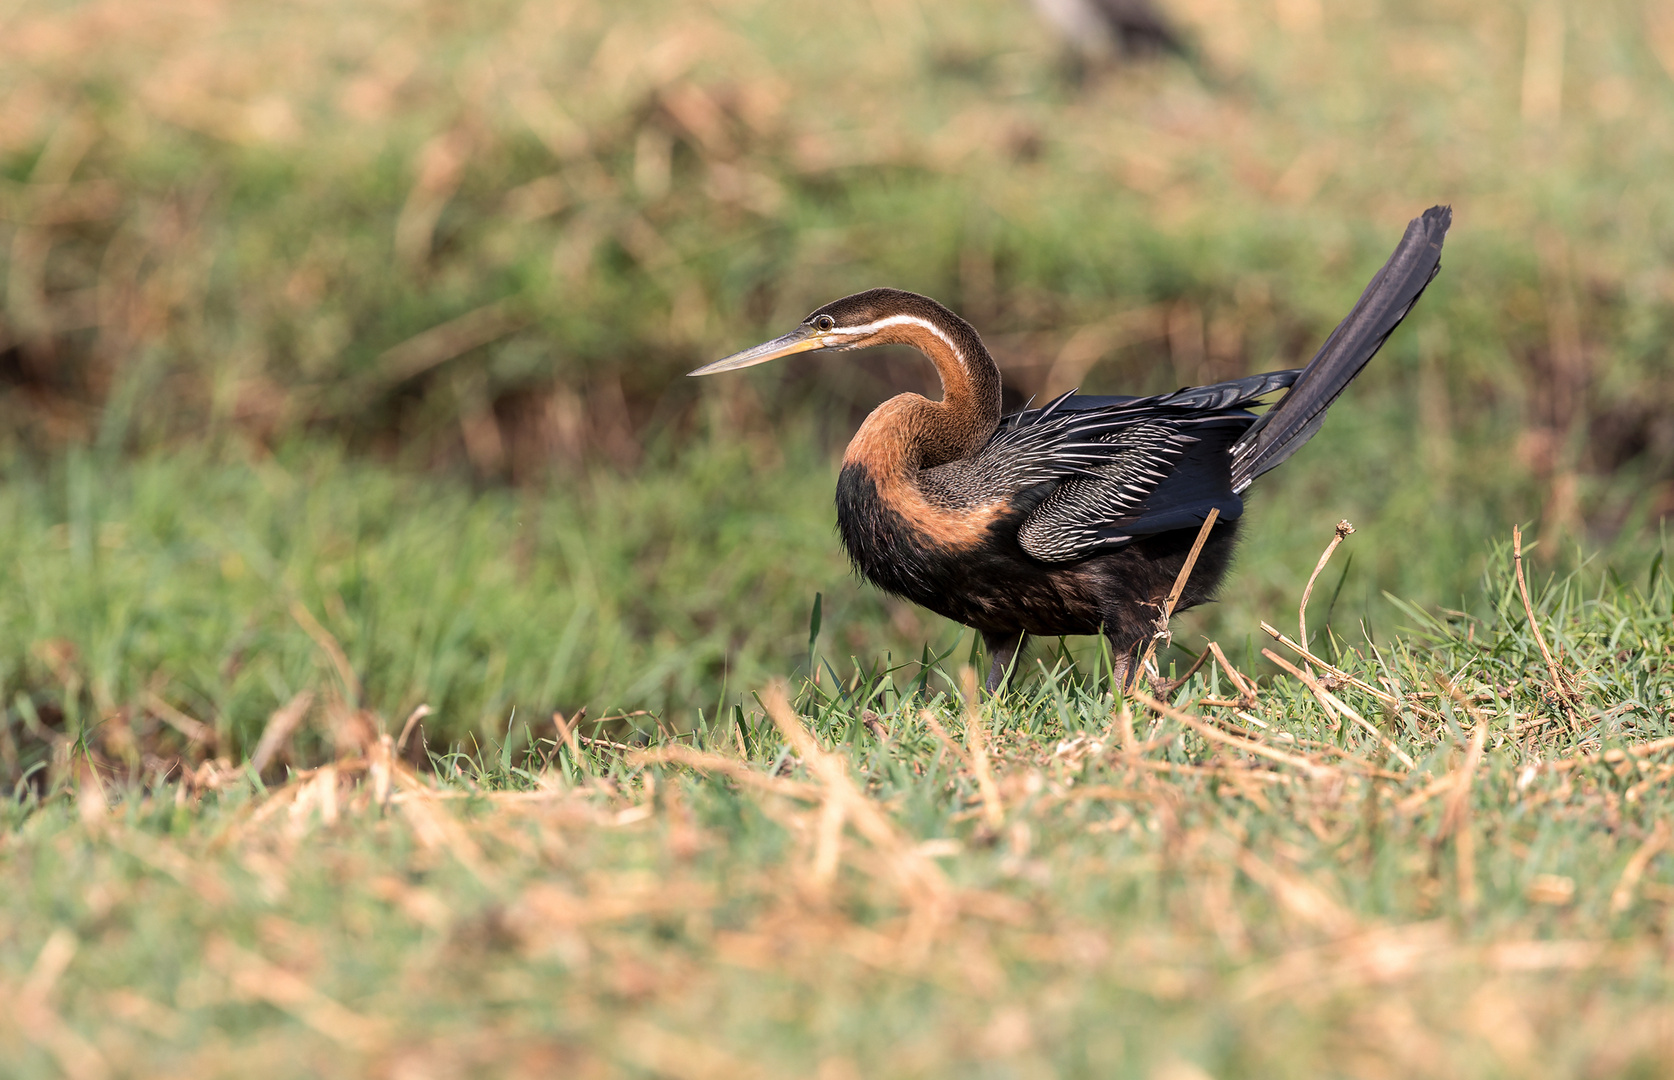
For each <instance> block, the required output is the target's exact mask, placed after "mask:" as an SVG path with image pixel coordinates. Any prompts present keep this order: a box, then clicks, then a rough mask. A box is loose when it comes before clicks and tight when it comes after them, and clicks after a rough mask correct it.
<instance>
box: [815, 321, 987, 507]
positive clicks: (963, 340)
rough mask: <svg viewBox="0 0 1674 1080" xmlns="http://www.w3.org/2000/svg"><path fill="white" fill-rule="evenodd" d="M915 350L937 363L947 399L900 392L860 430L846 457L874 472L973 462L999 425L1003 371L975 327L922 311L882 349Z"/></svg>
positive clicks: (887, 335)
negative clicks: (895, 346) (906, 347)
mask: <svg viewBox="0 0 1674 1080" xmlns="http://www.w3.org/2000/svg"><path fill="white" fill-rule="evenodd" d="M888 343H897V344H902V345H911V346H912V347H913V348H915V349H917V350H918V351H919V352H921V353H923V354H924V355H925V356H926V357H928V358H929V359H930V362H931V363H932V364H935V365H936V374H937V375H939V376H940V377H941V380H942V400H940V401H930V400H929V399H927V398H925V397H922V396H921V395H919V394H899V395H897V396H895V397H893V398H890V399H889V400H888V401H886V402H884V403H883V404H882V405H879V406H878V407H877V408H876V409H874V410H873V411H872V414H871V415H870V416H868V417H867V418H866V422H865V423H863V424H861V426H860V430H859V431H857V432H856V433H855V437H854V439H853V440H852V441H851V442H850V443H849V449H848V452H847V453H846V454H845V455H844V461H845V463H849V462H853V463H857V464H864V465H866V466H867V467H868V468H869V469H870V470H871V471H872V472H874V474H877V473H881V472H885V471H887V472H906V473H913V472H916V471H917V470H919V469H930V468H934V467H936V466H937V465H944V464H946V463H947V462H949V461H957V460H959V459H960V458H966V457H970V456H971V455H973V454H975V453H976V452H977V451H978V450H980V449H981V448H982V447H983V445H984V444H985V443H987V441H988V438H989V436H991V435H993V434H994V429H995V428H996V427H998V426H999V423H1000V368H999V365H997V364H995V363H994V358H993V357H992V356H990V355H989V353H988V350H987V348H986V347H984V346H983V344H982V339H981V338H980V337H978V336H977V332H976V331H975V330H974V329H972V328H971V325H970V324H969V323H967V322H966V321H965V320H963V319H961V318H959V317H958V316H956V315H954V314H952V313H951V312H947V313H945V314H942V315H941V317H939V318H934V319H932V318H928V317H925V316H922V315H919V314H917V313H914V314H912V315H906V316H902V317H901V318H900V321H899V322H898V323H896V324H895V325H893V326H891V327H889V328H888V330H886V331H885V332H884V333H883V334H880V336H879V339H878V341H877V344H888Z"/></svg>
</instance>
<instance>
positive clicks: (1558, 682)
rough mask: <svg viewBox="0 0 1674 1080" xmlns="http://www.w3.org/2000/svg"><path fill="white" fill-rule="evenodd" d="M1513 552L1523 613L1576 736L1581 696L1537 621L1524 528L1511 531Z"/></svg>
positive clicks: (1555, 693) (1555, 692)
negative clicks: (1525, 555)
mask: <svg viewBox="0 0 1674 1080" xmlns="http://www.w3.org/2000/svg"><path fill="white" fill-rule="evenodd" d="M1511 552H1512V559H1513V562H1514V565H1515V567H1516V576H1517V592H1518V595H1520V596H1521V597H1522V598H1523V613H1524V614H1525V615H1527V616H1528V618H1529V632H1530V633H1531V634H1533V635H1534V639H1535V644H1536V645H1539V646H1540V655H1541V658H1542V659H1544V660H1545V661H1546V671H1547V674H1548V675H1550V676H1551V678H1552V693H1553V694H1554V695H1556V696H1557V698H1558V700H1559V701H1560V702H1562V704H1563V707H1564V715H1565V716H1567V717H1568V718H1569V726H1570V729H1571V730H1572V731H1574V732H1575V734H1577V735H1580V734H1581V720H1580V717H1579V716H1578V715H1577V714H1578V710H1579V709H1580V707H1581V702H1580V699H1579V697H1578V696H1577V695H1576V693H1575V689H1574V687H1572V686H1571V685H1570V684H1569V681H1568V680H1567V679H1566V678H1565V677H1564V673H1563V671H1562V670H1561V669H1560V668H1559V667H1558V662H1557V661H1556V660H1554V659H1553V658H1552V650H1551V649H1549V648H1547V647H1546V635H1545V634H1543V633H1541V631H1540V622H1539V620H1537V619H1536V618H1535V613H1534V605H1533V604H1532V603H1530V601H1529V586H1528V583H1527V582H1526V581H1524V580H1523V530H1522V528H1521V527H1520V526H1516V525H1513V526H1512V528H1511Z"/></svg>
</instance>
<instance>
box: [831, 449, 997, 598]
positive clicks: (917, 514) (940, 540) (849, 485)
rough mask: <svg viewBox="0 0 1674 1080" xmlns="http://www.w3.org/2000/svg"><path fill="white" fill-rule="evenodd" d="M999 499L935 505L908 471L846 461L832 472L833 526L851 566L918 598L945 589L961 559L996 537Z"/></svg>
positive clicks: (886, 585)
mask: <svg viewBox="0 0 1674 1080" xmlns="http://www.w3.org/2000/svg"><path fill="white" fill-rule="evenodd" d="M1005 516H1006V507H1005V506H1004V505H1003V504H1001V503H990V504H986V505H980V506H973V507H959V508H949V507H942V506H937V505H934V504H932V503H931V502H929V501H928V500H926V499H925V498H924V495H923V493H922V492H920V491H919V490H918V487H917V485H915V484H914V483H913V482H912V480H911V479H910V478H909V477H906V476H900V475H892V474H890V473H887V472H886V473H881V474H880V473H879V472H877V471H875V470H873V469H871V468H869V467H868V466H867V465H866V464H864V463H860V462H854V461H850V462H847V463H845V464H844V466H843V470H842V472H841V473H839V474H838V477H837V527H838V530H839V532H841V534H842V537H843V546H844V547H845V548H847V549H848V553H849V558H851V559H852V560H853V561H854V564H855V566H856V567H857V568H858V569H859V570H860V571H861V573H863V574H865V575H866V576H867V577H868V578H870V579H871V580H872V581H873V582H874V583H876V584H877V585H880V586H882V587H883V588H885V589H888V590H889V591H891V592H894V593H898V594H900V595H902V596H906V597H908V598H909V599H913V600H916V601H918V602H919V603H924V604H927V606H934V605H930V604H929V603H928V600H927V599H926V598H927V597H928V596H932V595H939V594H942V593H945V591H946V589H947V588H948V586H949V581H950V579H952V578H954V577H957V574H956V573H955V571H956V570H957V567H958V564H959V562H960V560H962V559H968V558H970V557H971V556H972V555H974V554H975V553H977V552H978V551H979V550H981V549H982V548H984V547H985V546H987V545H990V544H992V543H993V542H995V541H996V540H997V539H998V538H997V537H996V535H995V532H996V526H998V525H1000V524H1001V522H1002V519H1003V518H1004V517H1005Z"/></svg>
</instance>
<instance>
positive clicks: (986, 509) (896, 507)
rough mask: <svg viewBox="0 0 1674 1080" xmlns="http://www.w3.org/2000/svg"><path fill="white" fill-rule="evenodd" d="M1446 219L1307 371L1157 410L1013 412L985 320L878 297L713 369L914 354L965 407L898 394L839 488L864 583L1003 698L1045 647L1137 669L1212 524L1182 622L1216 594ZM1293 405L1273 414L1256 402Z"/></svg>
mask: <svg viewBox="0 0 1674 1080" xmlns="http://www.w3.org/2000/svg"><path fill="white" fill-rule="evenodd" d="M1451 221H1452V212H1451V211H1450V210H1449V209H1448V208H1446V207H1435V208H1433V209H1431V210H1429V211H1426V212H1425V213H1424V215H1423V216H1421V217H1419V218H1417V219H1415V220H1414V221H1413V222H1412V223H1411V224H1410V225H1408V227H1407V231H1406V234H1405V236H1403V237H1402V240H1401V243H1400V245H1399V246H1398V247H1397V248H1396V250H1395V253H1394V254H1393V255H1392V256H1391V257H1390V260H1389V262H1388V263H1387V264H1386V265H1385V266H1384V268H1383V269H1382V270H1380V271H1379V272H1378V274H1377V275H1376V276H1375V277H1374V278H1373V279H1372V281H1371V283H1370V284H1369V285H1368V286H1367V287H1366V290H1365V292H1364V293H1363V294H1362V295H1361V297H1360V300H1359V302H1358V303H1356V305H1355V307H1354V309H1353V311H1351V312H1350V314H1349V316H1348V318H1346V319H1344V320H1343V322H1342V323H1341V324H1340V325H1339V326H1338V327H1337V328H1336V330H1335V331H1333V332H1332V334H1331V336H1330V337H1329V338H1327V340H1326V342H1325V344H1324V346H1323V347H1322V348H1321V349H1320V351H1319V353H1318V354H1317V355H1316V356H1315V357H1314V359H1313V360H1312V361H1311V362H1310V363H1309V364H1308V366H1307V367H1305V368H1302V369H1300V370H1293V371H1275V372H1269V373H1267V374H1264V375H1253V376H1250V377H1249V378H1245V379H1237V380H1232V381H1229V382H1224V383H1217V384H1215V385H1213V386H1200V387H1189V388H1186V389H1182V390H1177V391H1175V392H1173V393H1169V394H1159V395H1155V396H1152V397H1142V398H1134V397H1094V396H1086V395H1076V394H1066V395H1064V396H1063V397H1060V398H1058V399H1056V400H1054V401H1051V402H1049V403H1048V404H1046V405H1044V406H1042V407H1040V408H1036V409H1026V410H1024V411H1022V412H1018V413H1014V414H1012V415H1010V416H1006V417H1003V418H1002V417H1000V416H999V369H998V367H997V366H996V365H995V364H994V361H993V359H992V358H991V357H990V356H989V355H988V352H987V350H986V349H984V348H983V346H982V343H981V339H980V338H979V337H978V336H977V334H976V332H975V330H973V329H972V328H971V327H970V326H969V324H967V323H966V322H965V321H964V320H962V319H960V318H959V317H958V316H957V315H955V314H953V313H952V312H951V311H948V310H947V309H946V308H944V307H942V306H941V305H940V304H937V303H936V302H935V301H933V300H930V299H928V298H926V297H922V296H918V295H916V294H913V293H903V292H899V291H896V290H890V289H875V290H872V291H870V292H865V293H858V294H856V295H854V296H851V297H846V298H844V299H842V300H838V301H836V302H834V303H832V304H828V305H826V306H825V307H823V308H820V309H819V310H818V311H816V312H814V313H813V314H812V315H810V316H809V317H808V318H807V319H806V320H804V322H803V324H802V326H801V327H799V328H798V329H797V330H796V331H793V332H792V333H791V334H788V335H786V336H785V337H783V338H780V339H777V340H776V341H773V342H769V343H767V344H766V345H763V346H758V347H757V348H756V349H752V350H746V351H745V352H743V353H739V354H736V355H735V356H733V357H729V358H727V359H726V360H722V361H719V362H717V363H716V364H713V365H710V366H709V367H707V368H704V369H701V370H700V371H699V372H696V373H694V374H707V373H709V372H711V371H722V370H730V369H732V368H736V367H743V366H748V365H750V364H754V363H760V362H762V361H763V360H767V359H773V358H775V357H777V356H782V355H786V354H788V353H792V352H803V351H810V350H812V349H816V348H817V349H846V348H860V347H864V346H867V345H873V344H884V343H888V342H902V343H906V344H911V345H914V346H916V347H917V348H919V349H920V350H921V351H923V352H924V353H925V354H926V355H927V356H929V357H930V358H931V359H932V360H933V361H934V362H935V364H936V367H937V370H938V372H939V373H940V374H941V376H942V382H943V387H944V391H945V397H944V400H943V401H940V402H932V401H928V400H926V399H924V398H921V397H919V396H918V395H916V394H903V395H900V396H898V397H895V398H892V399H890V400H889V401H887V402H885V403H884V404H883V405H881V406H879V407H878V409H877V410H876V411H875V412H874V413H873V414H872V415H871V416H870V417H869V418H868V419H867V421H866V423H865V424H864V425H862V427H861V429H860V431H859V432H858V433H857V434H856V436H855V438H854V440H853V441H852V442H851V443H850V445H849V450H848V453H847V454H846V455H845V459H844V464H843V468H842V471H841V473H840V474H839V477H838V482H837V523H838V529H839V532H840V534H841V536H842V540H843V546H844V547H845V548H846V549H847V551H848V554H849V557H850V558H851V559H852V560H853V562H854V565H855V567H856V569H857V570H858V571H859V572H860V573H861V574H862V575H864V576H865V577H866V578H867V579H868V580H869V581H871V582H872V583H874V584H875V585H877V586H878V587H879V588H882V589H884V590H886V591H888V592H890V593H893V594H895V595H897V596H901V597H904V598H906V599H908V600H911V601H913V602H915V603H918V604H921V605H923V606H924V607H927V608H929V609H930V610H932V611H935V612H938V613H939V614H942V615H945V616H947V617H948V618H950V619H954V620H956V621H958V622H961V623H963V624H965V625H967V626H971V627H974V628H975V629H977V630H978V631H980V632H981V633H982V634H983V636H984V638H985V640H986V642H987V644H988V646H989V651H990V654H991V656H992V657H993V661H994V663H993V667H992V669H991V671H990V673H989V680H988V681H989V686H990V688H993V687H995V686H996V685H997V684H998V683H999V681H1000V680H1001V678H1002V677H1003V675H1004V673H1005V671H1006V670H1007V665H1008V664H1009V663H1010V662H1011V660H1012V658H1013V656H1014V655H1015V652H1016V650H1017V648H1019V647H1020V645H1021V643H1022V642H1023V641H1024V640H1025V639H1026V638H1027V636H1028V635H1030V634H1044V635H1051V636H1057V635H1070V634H1095V633H1103V634H1104V635H1106V636H1107V637H1108V638H1109V640H1110V643H1111V646H1112V654H1113V655H1114V656H1115V657H1117V658H1118V663H1119V665H1121V666H1122V668H1123V670H1126V669H1127V666H1128V664H1129V663H1130V662H1131V659H1132V657H1133V656H1134V655H1136V653H1137V652H1138V650H1139V649H1140V648H1141V647H1142V646H1143V644H1144V643H1145V642H1146V641H1147V640H1148V639H1149V638H1150V637H1151V635H1152V634H1153V633H1155V632H1156V630H1157V629H1158V626H1157V623H1158V615H1159V613H1160V611H1161V602H1162V600H1163V597H1164V596H1165V595H1166V594H1167V593H1168V591H1169V589H1170V587H1171V586H1172V585H1173V583H1174V580H1175V577H1176V576H1177V575H1178V574H1179V572H1180V569H1181V567H1182V566H1183V565H1184V562H1185V559H1186V557H1187V553H1188V552H1189V551H1190V549H1191V546H1192V544H1193V541H1194V540H1195V539H1196V535H1197V532H1198V530H1199V529H1200V527H1201V526H1202V523H1203V521H1204V520H1205V519H1206V518H1207V517H1208V515H1209V513H1210V511H1211V510H1217V511H1219V521H1218V523H1217V524H1216V525H1215V527H1214V528H1213V529H1212V530H1211V532H1210V536H1209V538H1208V541H1207V543H1206V544H1205V545H1204V548H1203V551H1202V552H1201V554H1200V555H1199V557H1198V561H1197V563H1196V564H1195V566H1194V568H1193V570H1192V574H1191V577H1190V579H1189V580H1188V583H1187V586H1186V589H1185V592H1184V594H1183V595H1182V597H1181V599H1180V602H1179V603H1178V605H1177V606H1176V610H1177V611H1179V610H1185V609H1186V608H1189V607H1192V606H1194V605H1195V604H1198V603H1202V602H1203V601H1205V600H1207V599H1209V598H1210V597H1211V596H1212V595H1213V594H1214V591H1215V589H1216V587H1217V586H1218V585H1219V583H1220V580H1221V578H1222V577H1223V576H1224V574H1225V572H1226V569H1227V566H1228V564H1229V562H1230V560H1231V557H1232V549H1233V544H1234V541H1235V539H1236V536H1237V532H1238V527H1239V519H1240V517H1241V515H1242V513H1243V506H1244V504H1243V499H1242V494H1243V492H1244V491H1245V489H1247V488H1248V487H1249V485H1250V483H1251V481H1253V480H1254V479H1255V478H1256V477H1258V476H1260V475H1261V474H1262V473H1264V472H1266V471H1268V470H1269V469H1272V468H1273V467H1274V466H1276V465H1278V464H1279V463H1281V462H1283V461H1284V460H1285V459H1286V458H1288V457H1289V456H1290V455H1291V454H1292V453H1294V452H1295V451H1296V450H1297V448H1298V447H1300V446H1301V445H1302V443H1304V442H1306V441H1307V440H1308V439H1309V438H1311V437H1312V436H1313V434H1314V433H1315V432H1316V431H1317V430H1318V429H1319V427H1320V425H1321V423H1322V422H1323V419H1324V416H1325V411H1326V409H1327V408H1329V406H1330V405H1331V403H1332V402H1333V401H1334V400H1335V399H1336V398H1337V395H1338V394H1340V393H1341V392H1342V391H1343V388H1344V387H1346V386H1347V385H1348V383H1349V382H1350V381H1351V380H1352V379H1353V378H1354V377H1355V376H1356V375H1358V374H1359V372H1360V371H1361V369H1362V368H1363V367H1364V366H1365V365H1366V362H1367V361H1368V360H1370V359H1371V357H1372V355H1373V354H1374V353H1376V352H1377V350H1378V349H1379V348H1380V347H1381V346H1382V344H1383V342H1384V341H1385V340H1386V339H1387V338H1388V337H1389V335H1390V333H1391V332H1393V330H1394V329H1395V327H1396V326H1397V325H1398V324H1399V323H1400V321H1401V320H1402V319H1403V318H1404V317H1405V316H1406V314H1407V312H1408V311H1410V310H1411V308H1412V305H1413V304H1414V303H1415V302H1416V301H1417V299H1418V297H1419V296H1420V295H1421V294H1422V293H1423V291H1424V288H1425V286H1427V285H1428V284H1429V282H1430V280H1431V279H1432V278H1434V276H1435V274H1436V272H1437V270H1438V269H1439V267H1440V258H1441V247H1442V242H1443V240H1444V239H1445V237H1446V234H1447V229H1448V226H1449V225H1450V224H1451ZM1280 390H1287V391H1288V392H1287V393H1286V394H1285V396H1284V397H1283V398H1281V399H1280V400H1279V402H1278V403H1277V404H1276V405H1274V406H1273V407H1272V408H1271V409H1269V410H1268V411H1267V412H1266V413H1264V414H1261V415H1259V416H1258V415H1257V414H1256V413H1254V412H1251V411H1250V406H1251V405H1254V404H1255V403H1257V402H1258V401H1259V400H1260V399H1262V398H1264V397H1266V396H1268V395H1270V394H1273V393H1276V392H1278V391H1280Z"/></svg>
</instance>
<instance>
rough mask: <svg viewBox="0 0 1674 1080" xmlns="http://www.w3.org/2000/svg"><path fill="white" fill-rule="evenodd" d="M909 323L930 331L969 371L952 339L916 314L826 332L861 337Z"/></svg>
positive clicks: (876, 320) (962, 353)
mask: <svg viewBox="0 0 1674 1080" xmlns="http://www.w3.org/2000/svg"><path fill="white" fill-rule="evenodd" d="M909 325H910V326H916V327H918V328H920V329H921V330H928V331H930V333H932V334H934V335H936V337H938V338H940V339H941V341H942V344H944V345H946V346H947V347H948V348H949V349H950V350H952V352H953V356H954V359H956V360H958V361H959V366H960V367H962V368H964V369H965V370H966V371H967V372H969V371H970V365H969V363H967V362H966V360H965V353H964V351H963V350H961V349H960V348H959V346H958V345H955V344H954V343H953V339H952V338H950V337H948V336H947V334H946V333H944V332H943V330H942V328H941V327H939V326H937V325H936V324H935V323H933V322H930V321H929V320H928V319H921V318H919V317H918V316H917V315H890V316H887V317H885V318H882V319H874V320H873V321H872V322H869V323H867V324H866V325H865V326H839V327H836V328H834V329H832V330H828V331H826V332H827V333H831V334H842V335H843V336H845V337H862V336H865V335H867V334H876V333H878V332H879V331H881V330H884V329H887V328H888V327H891V326H909Z"/></svg>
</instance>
